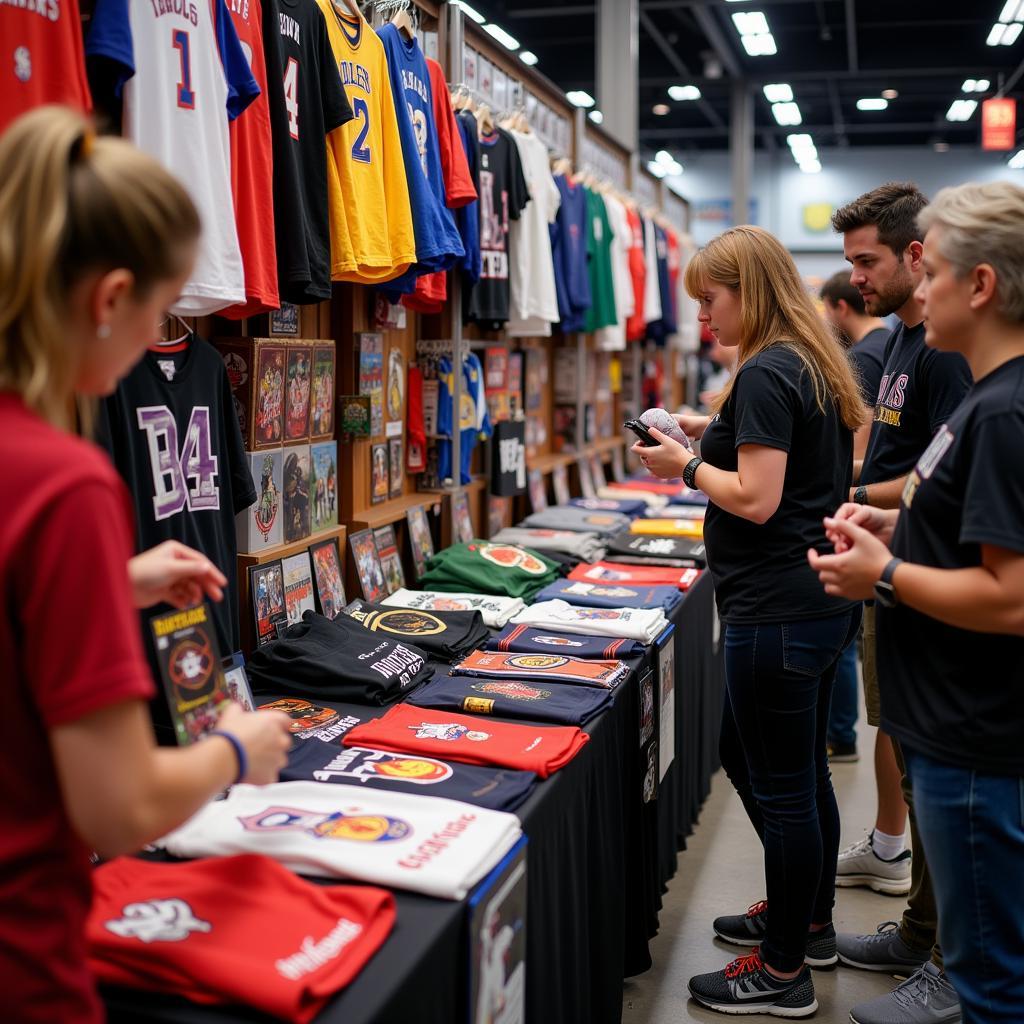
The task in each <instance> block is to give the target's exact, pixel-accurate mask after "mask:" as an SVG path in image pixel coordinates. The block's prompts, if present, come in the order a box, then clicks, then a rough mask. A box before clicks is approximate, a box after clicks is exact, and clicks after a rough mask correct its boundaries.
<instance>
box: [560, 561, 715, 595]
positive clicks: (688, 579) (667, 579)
mask: <svg viewBox="0 0 1024 1024" xmlns="http://www.w3.org/2000/svg"><path fill="white" fill-rule="evenodd" d="M700 574H701V570H700V569H673V568H671V567H669V566H660V565H623V564H616V563H614V562H595V563H594V564H593V565H577V566H576V568H575V569H573V571H572V572H571V573H569V579H571V580H579V581H580V582H582V583H625V584H627V585H628V584H632V583H647V584H651V585H655V586H663V587H676V588H677V589H679V590H681V591H687V590H689V589H690V587H692V586H693V584H694V583H696V582H697V580H698V579H700Z"/></svg>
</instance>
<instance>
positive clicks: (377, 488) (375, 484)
mask: <svg viewBox="0 0 1024 1024" xmlns="http://www.w3.org/2000/svg"><path fill="white" fill-rule="evenodd" d="M390 485H391V479H390V475H389V473H388V446H387V445H386V444H375V445H372V446H371V447H370V501H371V502H372V503H373V504H374V505H376V504H378V503H379V502H382V501H387V498H388V488H389V487H390Z"/></svg>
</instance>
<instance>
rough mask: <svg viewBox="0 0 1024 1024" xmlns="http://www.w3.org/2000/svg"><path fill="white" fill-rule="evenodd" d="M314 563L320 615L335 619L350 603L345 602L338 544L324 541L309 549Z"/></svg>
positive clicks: (314, 581)
mask: <svg viewBox="0 0 1024 1024" xmlns="http://www.w3.org/2000/svg"><path fill="white" fill-rule="evenodd" d="M309 556H310V560H311V561H312V563H313V586H314V589H315V592H316V603H317V606H318V607H319V609H320V614H321V615H324V616H326V617H327V618H328V619H333V618H334V617H335V616H337V615H340V614H341V610H342V608H344V607H345V605H346V604H347V603H348V602H347V601H346V600H345V584H344V582H343V580H342V576H341V559H340V558H339V557H338V542H337V541H336V540H324V541H321V542H320V543H319V544H311V545H310V547H309Z"/></svg>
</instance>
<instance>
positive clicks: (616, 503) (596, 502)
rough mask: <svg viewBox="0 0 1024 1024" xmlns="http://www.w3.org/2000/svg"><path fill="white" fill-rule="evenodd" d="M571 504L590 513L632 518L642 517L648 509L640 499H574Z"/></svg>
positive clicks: (645, 503)
mask: <svg viewBox="0 0 1024 1024" xmlns="http://www.w3.org/2000/svg"><path fill="white" fill-rule="evenodd" d="M569 504H570V505H572V506H573V508H585V509H586V510H587V511H588V512H618V513H619V515H623V516H630V517H631V518H632V517H634V516H642V515H643V514H644V510H645V509H646V508H647V502H646V501H641V500H640V499H639V498H572V499H571V500H570V501H569Z"/></svg>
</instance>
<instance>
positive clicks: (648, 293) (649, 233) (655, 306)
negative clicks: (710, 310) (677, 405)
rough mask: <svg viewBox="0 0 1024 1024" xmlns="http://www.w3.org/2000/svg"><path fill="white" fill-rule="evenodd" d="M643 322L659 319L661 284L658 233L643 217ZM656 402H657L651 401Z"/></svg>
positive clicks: (652, 224)
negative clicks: (659, 277)
mask: <svg viewBox="0 0 1024 1024" xmlns="http://www.w3.org/2000/svg"><path fill="white" fill-rule="evenodd" d="M643 223H644V229H643V230H644V324H645V325H646V324H652V323H655V322H656V321H658V320H660V319H661V285H660V283H659V280H658V235H657V229H656V228H655V226H654V221H652V220H650V219H648V218H647V217H645V218H644V222H643ZM651 404H657V403H651Z"/></svg>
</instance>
